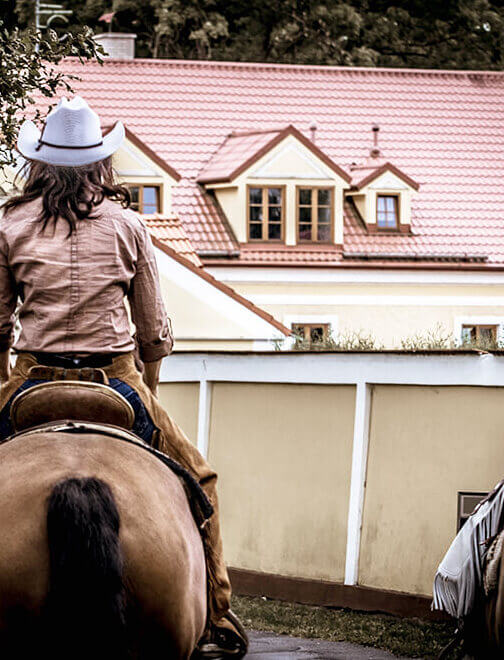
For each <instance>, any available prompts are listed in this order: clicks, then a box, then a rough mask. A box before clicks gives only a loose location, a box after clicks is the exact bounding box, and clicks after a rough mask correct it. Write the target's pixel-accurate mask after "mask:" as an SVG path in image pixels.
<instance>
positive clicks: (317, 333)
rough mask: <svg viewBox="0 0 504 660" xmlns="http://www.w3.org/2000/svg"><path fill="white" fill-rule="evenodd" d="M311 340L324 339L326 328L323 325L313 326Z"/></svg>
mask: <svg viewBox="0 0 504 660" xmlns="http://www.w3.org/2000/svg"><path fill="white" fill-rule="evenodd" d="M310 340H311V341H312V342H314V343H316V342H318V341H323V340H324V328H323V326H320V327H317V326H312V327H311V328H310Z"/></svg>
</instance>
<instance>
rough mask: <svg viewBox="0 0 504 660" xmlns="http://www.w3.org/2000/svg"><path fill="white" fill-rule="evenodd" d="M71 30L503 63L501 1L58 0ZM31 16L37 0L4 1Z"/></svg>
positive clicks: (432, 64)
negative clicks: (106, 17)
mask: <svg viewBox="0 0 504 660" xmlns="http://www.w3.org/2000/svg"><path fill="white" fill-rule="evenodd" d="M60 1H62V2H64V4H65V7H66V8H67V9H72V11H73V17H72V20H73V24H71V25H70V27H69V29H70V30H72V31H73V30H74V29H75V28H77V27H79V26H82V25H89V26H90V27H92V28H93V29H97V30H99V31H101V30H102V29H103V27H104V26H103V24H101V23H100V22H99V18H100V16H101V14H103V13H105V12H109V11H114V12H115V15H114V19H113V24H112V29H113V31H116V32H135V33H136V34H137V40H136V49H137V55H138V56H140V57H175V58H184V59H215V60H235V61H252V62H285V63H304V64H334V65H340V64H342V65H354V66H355V65H358V66H391V67H423V68H446V69H494V70H501V69H503V68H504V0H444V2H439V0H277V1H276V2H271V0H60ZM0 2H4V3H6V4H10V6H12V7H14V6H15V8H16V12H17V19H18V21H19V22H20V25H21V26H25V25H27V24H28V23H29V18H30V16H31V13H32V12H33V9H32V7H33V0H0Z"/></svg>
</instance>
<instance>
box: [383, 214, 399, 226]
mask: <svg viewBox="0 0 504 660" xmlns="http://www.w3.org/2000/svg"><path fill="white" fill-rule="evenodd" d="M396 225H397V223H396V217H395V215H388V216H387V225H386V226H387V227H389V228H392V227H396Z"/></svg>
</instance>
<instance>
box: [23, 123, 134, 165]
mask: <svg viewBox="0 0 504 660" xmlns="http://www.w3.org/2000/svg"><path fill="white" fill-rule="evenodd" d="M40 136H41V133H40V131H39V129H38V128H37V127H36V126H35V124H34V123H33V122H32V121H30V120H29V119H27V120H26V121H24V122H23V124H22V125H21V128H20V129H19V135H18V141H17V150H18V151H19V153H20V154H21V155H22V156H24V158H27V159H29V160H39V161H41V162H43V163H47V164H48V165H59V166H61V167H64V166H67V167H79V166H80V165H90V164H91V163H97V162H98V161H100V160H103V159H104V158H108V156H111V155H112V154H113V153H114V151H117V149H118V148H119V147H120V146H121V144H122V142H123V140H124V126H123V125H122V122H120V121H118V122H117V123H116V125H115V126H114V128H113V129H112V130H111V131H109V132H108V133H107V134H106V135H104V136H103V138H102V144H100V145H99V146H94V147H85V148H82V149H81V148H78V149H76V148H73V149H69V148H66V147H51V146H49V145H47V144H42V145H41V146H40V148H37V147H38V146H39V140H40Z"/></svg>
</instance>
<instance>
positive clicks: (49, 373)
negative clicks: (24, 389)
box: [28, 364, 109, 385]
mask: <svg viewBox="0 0 504 660" xmlns="http://www.w3.org/2000/svg"><path fill="white" fill-rule="evenodd" d="M28 378H30V379H32V380H73V381H75V380H85V381H89V382H91V383H102V384H103V385H108V382H109V379H108V376H107V374H106V373H105V372H104V371H103V369H96V368H94V367H82V369H63V368H62V367H46V366H45V365H44V364H36V365H34V366H33V367H30V369H29V370H28Z"/></svg>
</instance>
